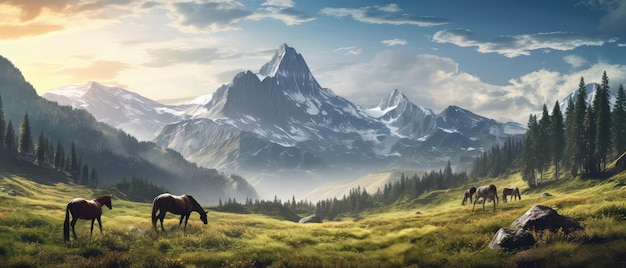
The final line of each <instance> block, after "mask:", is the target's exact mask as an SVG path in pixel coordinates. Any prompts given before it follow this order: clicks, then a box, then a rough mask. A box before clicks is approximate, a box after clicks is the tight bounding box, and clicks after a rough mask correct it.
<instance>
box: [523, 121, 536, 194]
mask: <svg viewBox="0 0 626 268" xmlns="http://www.w3.org/2000/svg"><path fill="white" fill-rule="evenodd" d="M538 127H539V126H538V124H537V118H536V117H535V116H534V115H532V114H531V115H530V117H529V118H528V131H527V132H526V136H525V142H524V151H523V152H522V179H523V180H524V181H526V183H528V185H529V186H533V185H536V182H537V181H536V179H535V169H536V168H537V152H536V150H535V149H536V148H535V144H536V142H535V139H536V136H537V131H538V130H537V129H538Z"/></svg>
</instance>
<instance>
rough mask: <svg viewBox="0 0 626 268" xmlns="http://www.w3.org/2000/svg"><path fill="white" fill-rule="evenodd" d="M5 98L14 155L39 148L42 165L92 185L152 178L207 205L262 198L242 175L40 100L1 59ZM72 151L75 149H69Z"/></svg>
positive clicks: (0, 124) (2, 126) (5, 128)
mask: <svg viewBox="0 0 626 268" xmlns="http://www.w3.org/2000/svg"><path fill="white" fill-rule="evenodd" d="M0 96H1V98H2V100H3V106H2V117H0V130H2V131H0V132H2V133H4V134H2V136H3V137H2V138H3V139H4V141H5V142H4V148H6V150H10V151H11V152H13V151H14V152H16V153H20V154H22V155H24V154H26V155H28V154H30V153H32V154H33V156H34V155H35V152H34V151H33V150H34V149H35V147H36V148H37V149H38V151H37V155H40V154H41V155H40V156H41V157H42V159H39V160H37V161H40V160H43V159H47V162H50V163H52V165H53V166H54V167H55V168H60V167H61V162H63V168H66V167H67V166H69V170H71V171H72V172H75V173H76V174H81V173H82V174H84V176H85V177H86V179H87V181H88V180H89V176H91V174H92V173H93V174H94V175H95V176H96V177H97V178H98V181H99V182H98V184H111V183H115V182H119V181H121V180H122V179H123V178H129V177H141V178H147V179H148V180H150V182H152V183H154V184H156V185H161V186H163V187H166V188H168V189H170V190H171V191H174V192H181V193H182V192H187V193H190V194H195V195H196V196H197V197H198V199H200V200H202V201H203V202H208V203H217V200H218V199H219V198H220V197H222V198H226V197H230V196H237V197H239V198H241V199H245V198H246V197H253V198H256V196H257V195H256V191H255V190H254V189H253V187H252V186H250V185H249V184H248V183H247V181H245V180H244V179H243V178H241V177H239V176H228V175H225V174H223V173H220V172H218V171H217V170H215V169H207V168H202V167H198V166H197V165H195V164H193V163H190V162H188V161H186V160H185V159H184V158H183V157H182V156H181V155H180V154H179V153H177V152H175V151H173V150H169V149H162V148H160V147H158V146H156V145H155V144H153V143H149V142H138V141H137V140H136V139H135V138H134V137H132V136H130V135H128V134H126V133H124V132H122V131H119V130H116V129H114V128H112V127H110V126H108V125H106V124H103V123H99V122H97V121H96V120H95V119H94V117H93V116H92V115H90V114H89V113H87V112H86V111H84V110H77V109H73V108H71V107H67V106H59V105H57V104H56V103H53V102H49V101H47V100H45V99H43V98H41V97H39V96H38V95H37V93H36V91H35V89H34V88H33V87H32V86H31V85H30V84H29V83H28V82H26V80H25V79H24V77H23V76H22V74H21V72H20V71H19V70H18V69H17V68H15V66H13V64H12V63H11V62H10V61H8V60H7V59H6V58H3V57H0ZM5 122H6V123H5ZM15 122H21V124H20V128H19V129H18V130H19V133H23V134H24V135H21V136H22V137H19V136H14V135H17V134H15ZM32 133H37V134H39V138H40V139H41V144H39V139H38V142H37V144H35V145H33V140H32ZM53 144H56V146H52V145H53ZM67 148H71V151H69V152H68V151H66V150H67ZM53 152H54V153H53ZM66 154H68V155H66ZM68 156H69V158H68ZM67 159H69V160H67ZM94 170H97V172H94ZM82 177H83V175H78V176H74V180H75V181H81V180H82Z"/></svg>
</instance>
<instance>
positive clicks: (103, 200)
mask: <svg viewBox="0 0 626 268" xmlns="http://www.w3.org/2000/svg"><path fill="white" fill-rule="evenodd" d="M112 197H113V195H110V194H108V195H101V196H98V197H96V200H97V201H98V203H100V205H101V206H102V205H105V206H106V207H108V208H109V209H113V205H112V204H111V198H112Z"/></svg>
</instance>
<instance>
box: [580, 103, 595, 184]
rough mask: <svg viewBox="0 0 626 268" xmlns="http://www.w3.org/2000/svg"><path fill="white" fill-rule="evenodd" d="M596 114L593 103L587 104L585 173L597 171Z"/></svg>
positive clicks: (584, 132) (584, 127) (584, 139)
mask: <svg viewBox="0 0 626 268" xmlns="http://www.w3.org/2000/svg"><path fill="white" fill-rule="evenodd" d="M596 134H597V133H596V115H595V111H594V110H593V105H591V104H589V105H588V106H587V113H586V115H585V120H584V123H583V138H582V140H583V142H584V146H583V169H584V170H585V173H587V174H592V173H595V172H596V171H597V169H596V167H597V159H596V158H595V156H596Z"/></svg>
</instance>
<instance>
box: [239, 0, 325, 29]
mask: <svg viewBox="0 0 626 268" xmlns="http://www.w3.org/2000/svg"><path fill="white" fill-rule="evenodd" d="M280 4H282V3H280ZM263 11H264V12H256V13H255V14H253V15H251V16H250V17H248V18H249V19H252V20H259V19H265V18H270V19H275V20H280V21H282V22H283V23H285V24H286V25H289V26H292V25H299V24H302V23H305V22H310V21H314V20H316V19H317V18H315V17H313V16H311V15H309V14H307V13H306V12H303V11H300V10H297V9H294V8H292V7H291V6H283V5H278V6H268V7H266V8H265V9H263Z"/></svg>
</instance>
